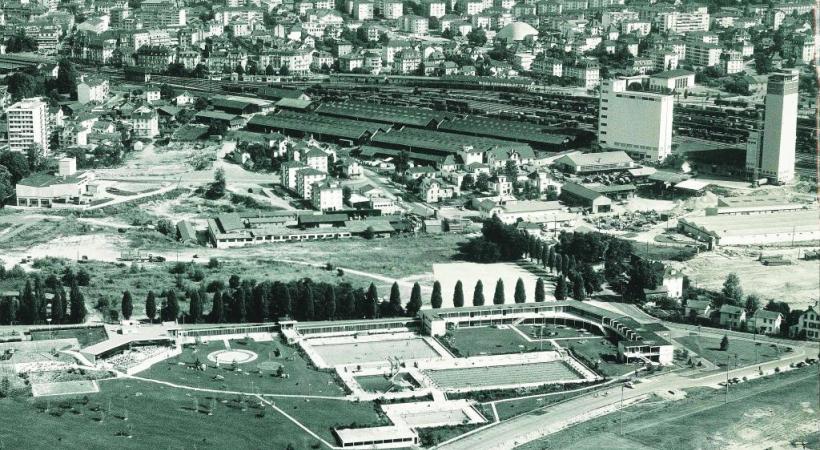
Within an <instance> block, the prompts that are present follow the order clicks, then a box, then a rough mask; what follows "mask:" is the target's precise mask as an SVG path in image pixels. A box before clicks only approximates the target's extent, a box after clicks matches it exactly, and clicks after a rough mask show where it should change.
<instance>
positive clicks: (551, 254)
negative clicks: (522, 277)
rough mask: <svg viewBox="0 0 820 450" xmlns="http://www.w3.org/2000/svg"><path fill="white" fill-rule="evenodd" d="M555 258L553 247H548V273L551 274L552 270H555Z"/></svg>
mask: <svg viewBox="0 0 820 450" xmlns="http://www.w3.org/2000/svg"><path fill="white" fill-rule="evenodd" d="M555 258H556V256H555V247H554V246H550V251H549V254H548V255H547V266H548V267H549V268H550V272H552V269H553V268H555V262H556V261H555Z"/></svg>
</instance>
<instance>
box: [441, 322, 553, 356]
mask: <svg viewBox="0 0 820 450" xmlns="http://www.w3.org/2000/svg"><path fill="white" fill-rule="evenodd" d="M439 341H440V342H442V343H443V344H444V345H446V346H447V347H448V348H450V349H451V350H453V351H454V353H456V354H457V356H461V357H465V358H466V357H469V356H477V355H500V354H505V353H521V352H528V351H535V350H545V351H546V350H552V345H550V344H549V342H546V341H542V342H528V341H527V340H526V339H524V337H523V336H521V335H520V334H518V333H517V332H516V331H515V330H513V329H512V328H509V327H505V328H495V327H477V328H460V329H457V330H452V331H451V332H449V333H448V334H447V335H446V336H444V337H441V338H439Z"/></svg>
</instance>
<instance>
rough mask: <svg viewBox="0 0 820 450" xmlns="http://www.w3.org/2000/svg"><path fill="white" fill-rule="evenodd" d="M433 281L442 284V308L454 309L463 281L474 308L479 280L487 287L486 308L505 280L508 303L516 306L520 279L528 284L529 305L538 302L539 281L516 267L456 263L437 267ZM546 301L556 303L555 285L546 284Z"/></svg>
mask: <svg viewBox="0 0 820 450" xmlns="http://www.w3.org/2000/svg"><path fill="white" fill-rule="evenodd" d="M433 278H434V279H435V280H437V281H438V282H440V283H441V296H442V299H443V300H444V301H443V304H442V305H441V307H442V308H452V307H453V290H454V289H455V286H456V283H457V282H458V281H459V280H461V283H462V285H463V287H464V304H465V306H471V305H472V304H473V303H472V302H473V291H474V289H475V285H476V283H477V282H478V280H481V283H482V284H483V285H484V304H485V305H488V304H492V303H493V293H494V292H495V285H496V282H498V279H499V278H501V279H502V280H504V299H505V300H506V303H513V302H514V300H513V298H514V295H515V283H516V282H517V281H518V279H519V278H521V279H522V280H524V290H525V291H526V292H527V302H534V301H535V283H536V281H538V277H536V276H535V275H533V274H532V273H530V272H529V271H527V270H526V269H524V268H522V267H520V266H518V265H516V264H512V263H496V264H478V263H470V262H454V263H442V264H434V265H433ZM544 290H545V291H546V299H547V300H552V299H554V298H553V297H552V293H553V292H554V291H555V290H554V289H553V287H552V283H551V282H549V281H548V280H546V279H545V280H544Z"/></svg>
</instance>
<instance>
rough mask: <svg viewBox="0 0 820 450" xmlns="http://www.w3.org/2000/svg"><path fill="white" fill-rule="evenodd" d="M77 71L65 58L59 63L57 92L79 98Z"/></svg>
mask: <svg viewBox="0 0 820 450" xmlns="http://www.w3.org/2000/svg"><path fill="white" fill-rule="evenodd" d="M77 76H78V75H77V69H75V68H74V64H72V63H71V61H69V60H68V59H67V58H63V59H61V60H60V62H59V63H57V80H56V85H57V92H59V93H60V94H69V95H71V96H72V98H76V96H77Z"/></svg>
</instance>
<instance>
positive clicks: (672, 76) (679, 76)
mask: <svg viewBox="0 0 820 450" xmlns="http://www.w3.org/2000/svg"><path fill="white" fill-rule="evenodd" d="M694 86H695V72H692V71H689V70H683V69H675V70H667V71H665V72H661V73H656V74H654V75H651V76H650V77H649V89H650V90H653V91H661V92H663V91H668V92H683V91H686V90H687V89H691V88H692V87H694Z"/></svg>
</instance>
